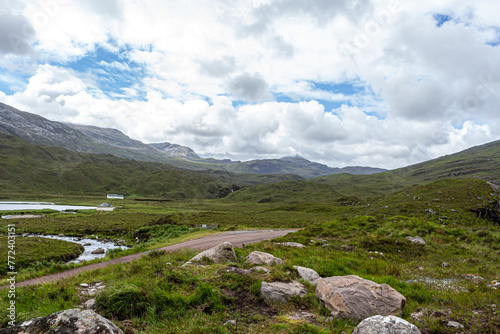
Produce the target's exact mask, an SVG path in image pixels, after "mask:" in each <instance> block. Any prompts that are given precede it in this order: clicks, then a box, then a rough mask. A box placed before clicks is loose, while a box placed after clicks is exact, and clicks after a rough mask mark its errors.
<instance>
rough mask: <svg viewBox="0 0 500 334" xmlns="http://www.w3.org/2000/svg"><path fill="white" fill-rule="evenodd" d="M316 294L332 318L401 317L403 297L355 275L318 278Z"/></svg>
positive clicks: (404, 302) (385, 286)
mask: <svg viewBox="0 0 500 334" xmlns="http://www.w3.org/2000/svg"><path fill="white" fill-rule="evenodd" d="M316 297H317V298H318V300H319V301H320V303H322V304H323V305H324V306H325V307H326V308H328V309H329V310H330V312H331V314H332V316H333V317H335V318H346V319H351V320H354V321H359V320H363V319H365V318H368V317H370V316H373V315H399V316H401V314H402V312H403V308H404V306H405V304H406V298H405V297H404V296H403V295H402V294H400V293H399V292H397V291H396V290H394V289H393V288H391V287H390V286H389V285H387V284H377V283H375V282H372V281H369V280H366V279H363V278H361V277H358V276H355V275H349V276H334V277H327V278H322V279H320V280H318V285H317V287H316Z"/></svg>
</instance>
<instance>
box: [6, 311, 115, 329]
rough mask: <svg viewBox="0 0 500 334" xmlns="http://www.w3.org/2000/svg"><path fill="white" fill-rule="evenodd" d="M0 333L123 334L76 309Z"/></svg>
mask: <svg viewBox="0 0 500 334" xmlns="http://www.w3.org/2000/svg"><path fill="white" fill-rule="evenodd" d="M2 333H3V334H18V333H51V334H67V333H80V334H123V332H122V330H121V329H120V328H118V327H117V326H116V325H115V324H113V323H112V322H111V321H109V320H108V319H106V318H104V317H102V316H100V315H99V314H97V313H95V312H94V311H92V310H81V309H78V308H74V309H69V310H64V311H60V312H57V313H53V314H50V315H48V316H46V317H43V318H35V319H31V320H27V321H25V322H23V323H22V324H20V325H16V326H13V327H9V328H5V329H3V330H2Z"/></svg>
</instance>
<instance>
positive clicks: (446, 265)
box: [441, 262, 450, 268]
mask: <svg viewBox="0 0 500 334" xmlns="http://www.w3.org/2000/svg"><path fill="white" fill-rule="evenodd" d="M449 266H450V264H449V263H448V262H443V263H441V267H443V268H448V267H449Z"/></svg>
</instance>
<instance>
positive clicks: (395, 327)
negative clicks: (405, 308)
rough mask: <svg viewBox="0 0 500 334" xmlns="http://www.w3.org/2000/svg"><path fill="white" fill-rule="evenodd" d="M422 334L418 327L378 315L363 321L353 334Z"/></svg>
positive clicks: (395, 318)
mask: <svg viewBox="0 0 500 334" xmlns="http://www.w3.org/2000/svg"><path fill="white" fill-rule="evenodd" d="M395 333H398V334H421V333H420V331H419V330H418V328H417V326H415V325H412V324H410V323H409V322H408V321H406V320H403V319H401V318H398V317H395V316H393V315H388V316H385V317H384V316H381V315H376V316H373V317H371V318H366V319H365V320H363V321H361V322H360V323H359V325H358V326H357V327H356V328H355V329H354V331H353V332H352V334H395Z"/></svg>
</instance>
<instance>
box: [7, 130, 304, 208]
mask: <svg viewBox="0 0 500 334" xmlns="http://www.w3.org/2000/svg"><path fill="white" fill-rule="evenodd" d="M290 178H297V176H292V177H290V176H268V177H264V176H260V175H234V174H231V173H222V174H221V175H218V174H217V173H214V172H206V173H198V172H194V171H187V170H182V169H179V168H176V167H173V166H171V165H168V164H162V163H152V162H140V161H135V160H128V159H121V158H117V157H115V156H112V155H109V154H99V155H95V154H86V153H76V152H73V151H69V150H66V149H63V148H56V147H43V146H36V145H32V144H29V143H27V142H26V141H24V140H22V139H19V138H17V137H15V136H9V135H3V134H0V189H1V190H0V196H2V197H4V198H6V197H9V196H11V195H13V194H26V193H32V194H39V195H41V194H86V195H90V194H102V193H109V192H112V193H121V194H125V195H129V196H130V195H137V196H155V197H167V198H219V197H223V196H225V195H227V194H229V193H230V192H231V191H232V190H233V189H238V188H239V187H241V186H244V185H252V184H259V183H265V182H274V181H283V180H289V179H290Z"/></svg>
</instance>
